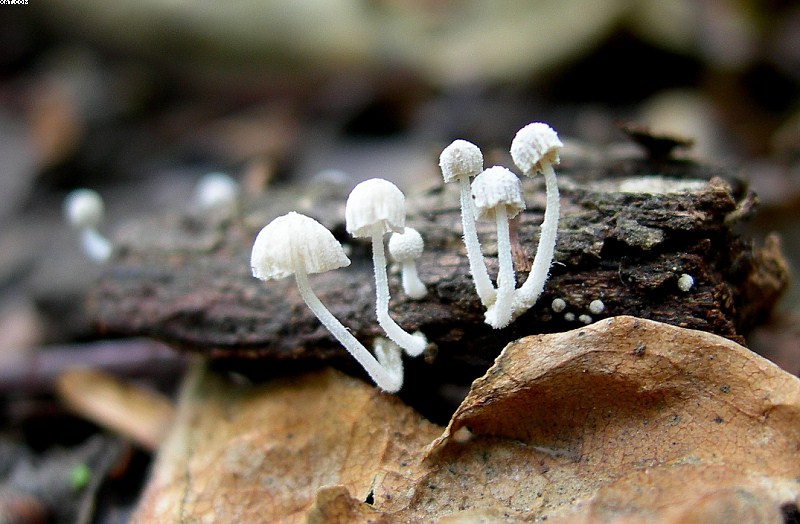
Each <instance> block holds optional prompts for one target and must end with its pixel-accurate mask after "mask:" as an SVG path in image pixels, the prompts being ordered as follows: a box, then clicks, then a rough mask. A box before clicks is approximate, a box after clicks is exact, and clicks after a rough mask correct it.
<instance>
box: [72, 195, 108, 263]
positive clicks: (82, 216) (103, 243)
mask: <svg viewBox="0 0 800 524" xmlns="http://www.w3.org/2000/svg"><path fill="white" fill-rule="evenodd" d="M104 213H105V204H103V198H102V197H101V196H100V194H99V193H98V192H97V191H95V190H93V189H85V188H82V189H75V190H73V191H71V192H70V193H69V194H68V195H67V197H66V198H65V199H64V216H65V217H66V219H67V222H69V225H71V226H72V227H74V228H75V229H77V230H78V231H79V232H80V235H81V246H82V247H83V251H84V253H86V256H88V257H89V258H90V259H91V260H93V261H95V262H105V261H106V260H108V259H109V258H110V257H111V253H112V252H113V251H114V248H113V246H112V245H111V242H109V241H108V239H106V238H105V237H104V236H103V235H101V234H100V232H99V231H98V230H97V226H98V225H100V221H101V220H102V219H103V214H104Z"/></svg>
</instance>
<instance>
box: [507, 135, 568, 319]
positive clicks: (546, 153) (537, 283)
mask: <svg viewBox="0 0 800 524" xmlns="http://www.w3.org/2000/svg"><path fill="white" fill-rule="evenodd" d="M561 147H563V144H562V143H561V141H560V140H559V139H558V135H557V134H556V132H555V131H554V130H553V129H552V128H551V127H550V126H548V125H547V124H543V123H540V122H535V123H532V124H528V125H527V126H525V127H523V128H522V129H520V130H519V131H518V132H517V134H516V136H515V137H514V140H513V141H512V142H511V158H512V160H513V161H514V164H515V165H516V166H517V167H518V168H519V169H520V170H521V171H522V173H523V174H525V175H527V176H534V175H535V174H536V173H537V172H541V173H542V174H543V175H544V183H545V189H546V193H547V200H546V207H545V211H544V221H543V222H542V229H541V235H540V236H539V245H538V246H537V248H536V255H535V256H534V258H533V265H532V267H531V272H530V274H529V275H528V280H526V281H525V283H524V284H523V285H522V286H521V287H520V288H519V289H518V290H517V293H516V296H515V301H514V302H515V304H514V307H515V310H516V311H517V312H521V311H525V310H527V309H529V308H530V307H532V306H533V305H534V304H535V303H536V301H537V300H538V299H539V295H541V293H542V290H544V283H545V282H546V281H547V277H548V274H549V272H550V264H552V262H553V255H554V253H555V247H556V235H557V233H558V216H559V201H558V199H559V197H558V183H557V180H556V174H555V171H553V165H554V164H558V162H559V158H558V151H559V149H561Z"/></svg>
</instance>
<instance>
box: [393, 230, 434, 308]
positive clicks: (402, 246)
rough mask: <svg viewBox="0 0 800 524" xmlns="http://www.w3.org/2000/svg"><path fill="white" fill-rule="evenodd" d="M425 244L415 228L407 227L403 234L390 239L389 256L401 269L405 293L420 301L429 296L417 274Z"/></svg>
mask: <svg viewBox="0 0 800 524" xmlns="http://www.w3.org/2000/svg"><path fill="white" fill-rule="evenodd" d="M424 248H425V242H424V241H423V240H422V235H420V234H419V231H417V230H416V229H414V228H411V227H406V229H405V231H403V232H402V233H397V232H395V233H392V236H390V237H389V254H390V255H392V258H393V259H394V260H396V261H397V262H398V263H399V264H400V267H401V280H402V282H403V291H405V293H406V295H408V296H409V297H410V298H415V299H420V298H423V297H424V296H425V295H427V294H428V289H427V288H426V287H425V284H424V283H423V282H422V280H420V278H419V273H417V264H416V262H415V261H416V260H417V259H418V258H419V257H420V256H422V251H423V249H424Z"/></svg>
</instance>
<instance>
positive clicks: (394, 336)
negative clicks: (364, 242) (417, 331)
mask: <svg viewBox="0 0 800 524" xmlns="http://www.w3.org/2000/svg"><path fill="white" fill-rule="evenodd" d="M370 236H371V237H372V263H373V265H374V269H375V295H376V301H375V313H376V314H377V316H378V323H379V324H380V325H381V327H382V328H383V330H384V331H385V332H386V336H387V337H389V339H390V340H392V341H393V342H395V343H396V344H397V345H398V346H400V347H401V348H403V349H405V350H406V353H407V354H408V355H409V356H412V357H416V356H418V355H421V354H422V352H423V351H425V346H426V345H427V341H426V340H425V337H424V336H420V335H412V334H410V333H408V332H406V331H405V330H403V328H401V327H400V326H399V325H398V324H397V322H395V321H394V320H393V319H392V317H390V316H389V279H388V277H387V275H386V252H385V251H384V248H383V226H382V225H380V224H378V225H375V226H372V234H371V235H370Z"/></svg>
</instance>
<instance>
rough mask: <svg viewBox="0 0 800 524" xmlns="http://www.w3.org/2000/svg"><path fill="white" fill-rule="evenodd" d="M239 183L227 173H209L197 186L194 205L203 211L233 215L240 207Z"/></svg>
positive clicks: (222, 216) (221, 216)
mask: <svg viewBox="0 0 800 524" xmlns="http://www.w3.org/2000/svg"><path fill="white" fill-rule="evenodd" d="M239 193H240V188H239V183H238V182H237V181H236V180H234V179H233V178H231V177H230V176H228V175H226V174H225V173H208V174H207V175H204V176H203V177H202V178H201V179H200V181H199V182H198V183H197V186H195V190H194V205H195V206H196V207H197V208H198V210H199V211H200V212H202V213H212V214H214V215H215V216H219V217H220V218H229V217H231V216H233V215H234V214H235V213H236V211H237V210H238V207H239Z"/></svg>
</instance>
